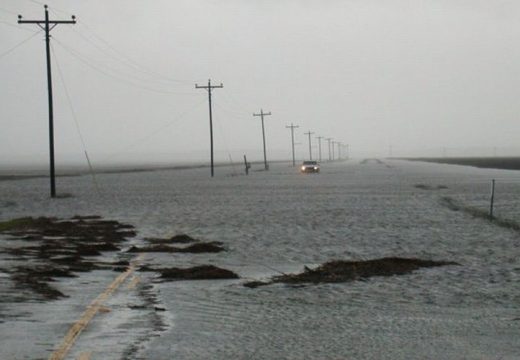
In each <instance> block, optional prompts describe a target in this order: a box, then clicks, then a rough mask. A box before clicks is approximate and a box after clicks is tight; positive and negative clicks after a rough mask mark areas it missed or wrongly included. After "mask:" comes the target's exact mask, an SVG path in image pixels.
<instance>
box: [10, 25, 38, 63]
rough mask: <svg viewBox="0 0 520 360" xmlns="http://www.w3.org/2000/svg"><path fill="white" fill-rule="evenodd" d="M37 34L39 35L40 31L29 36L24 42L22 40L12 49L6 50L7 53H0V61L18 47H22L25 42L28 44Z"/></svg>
mask: <svg viewBox="0 0 520 360" xmlns="http://www.w3.org/2000/svg"><path fill="white" fill-rule="evenodd" d="M39 33H41V30H40V31H37V32H35V33H34V34H32V35H31V36H29V37H28V38H27V39H25V40H23V41H22V42H20V43H18V44H17V45H15V46H13V47H12V48H10V49H9V50H7V51H5V52H3V53H1V54H0V59H1V58H3V57H4V56H7V55H9V54H10V53H12V52H13V51H14V50H16V49H18V48H19V47H20V46H22V45H23V44H25V43H26V42H28V41H29V40H31V39H32V38H33V37H35V36H36V35H38V34H39Z"/></svg>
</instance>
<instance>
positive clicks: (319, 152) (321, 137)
mask: <svg viewBox="0 0 520 360" xmlns="http://www.w3.org/2000/svg"><path fill="white" fill-rule="evenodd" d="M316 139H318V159H319V161H320V162H321V139H323V136H316Z"/></svg>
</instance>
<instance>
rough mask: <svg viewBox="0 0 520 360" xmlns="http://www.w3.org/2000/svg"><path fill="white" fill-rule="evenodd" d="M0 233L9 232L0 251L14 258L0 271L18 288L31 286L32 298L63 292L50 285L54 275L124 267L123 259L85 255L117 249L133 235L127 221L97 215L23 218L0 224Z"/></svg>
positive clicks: (42, 297)
mask: <svg viewBox="0 0 520 360" xmlns="http://www.w3.org/2000/svg"><path fill="white" fill-rule="evenodd" d="M0 234H4V235H8V236H9V237H8V238H7V240H6V241H5V242H4V244H5V246H4V247H2V248H0V252H2V253H5V254H9V255H11V256H12V258H11V259H10V260H11V261H13V262H14V264H12V265H11V266H10V267H2V268H0V271H3V272H5V273H7V274H9V275H10V278H11V280H12V281H13V282H14V284H15V287H16V288H20V289H28V290H30V291H31V293H33V294H34V295H35V296H36V299H45V300H52V299H57V298H60V297H64V296H65V295H64V294H63V293H61V292H60V291H59V290H57V289H55V288H54V287H53V286H52V285H51V283H52V282H53V281H55V279H56V278H60V277H74V276H75V274H74V273H77V272H89V271H93V270H98V269H116V270H121V269H122V268H125V267H126V266H128V262H127V261H126V262H115V263H110V262H100V261H96V260H94V259H88V258H89V257H95V256H98V255H101V253H102V252H111V251H118V250H120V244H121V243H122V242H124V241H126V240H127V238H129V237H133V236H135V231H134V230H133V227H132V226H131V225H126V224H121V223H119V222H117V221H110V220H102V219H101V218H100V217H99V216H74V217H72V218H70V219H65V220H60V219H57V218H48V217H39V218H31V217H26V218H18V219H13V220H10V221H5V222H0ZM17 240H18V241H17ZM19 240H22V242H20V241H19ZM12 244H14V245H12ZM18 264H19V265H18Z"/></svg>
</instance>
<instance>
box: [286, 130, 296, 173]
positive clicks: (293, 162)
mask: <svg viewBox="0 0 520 360" xmlns="http://www.w3.org/2000/svg"><path fill="white" fill-rule="evenodd" d="M285 127H286V128H287V129H291V144H292V166H296V158H295V157H294V129H297V128H299V126H297V125H293V124H292V123H291V125H290V126H285Z"/></svg>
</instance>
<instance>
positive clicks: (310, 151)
mask: <svg viewBox="0 0 520 360" xmlns="http://www.w3.org/2000/svg"><path fill="white" fill-rule="evenodd" d="M304 134H305V135H309V160H312V146H311V135H312V134H314V133H313V132H311V131H310V130H309V131H308V132H306V133H304Z"/></svg>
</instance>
